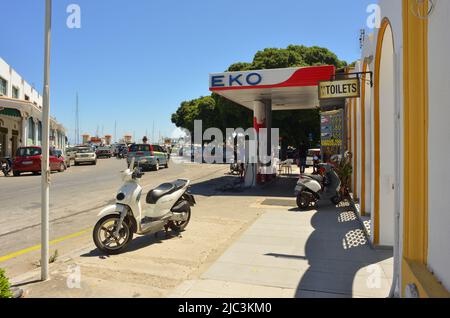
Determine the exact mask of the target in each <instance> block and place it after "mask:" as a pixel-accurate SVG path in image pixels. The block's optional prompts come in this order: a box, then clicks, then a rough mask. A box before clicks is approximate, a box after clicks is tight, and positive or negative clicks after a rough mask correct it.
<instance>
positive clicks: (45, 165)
mask: <svg viewBox="0 0 450 318" xmlns="http://www.w3.org/2000/svg"><path fill="white" fill-rule="evenodd" d="M51 26H52V0H46V3H45V32H44V36H45V55H44V96H43V107H42V167H41V169H42V171H41V172H42V173H41V178H42V179H41V205H42V206H41V280H43V281H45V280H48V279H49V273H48V261H49V197H50V171H49V157H50V153H49V150H50V147H49V143H50V85H49V82H50V35H51Z"/></svg>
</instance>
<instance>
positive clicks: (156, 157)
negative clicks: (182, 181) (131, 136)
mask: <svg viewBox="0 0 450 318" xmlns="http://www.w3.org/2000/svg"><path fill="white" fill-rule="evenodd" d="M133 158H135V165H138V164H139V166H141V167H142V168H143V169H152V170H155V171H157V170H159V168H160V167H161V166H164V167H166V168H169V156H168V154H167V152H166V151H165V150H164V149H163V147H161V146H159V145H148V144H133V145H131V146H130V148H129V149H128V156H127V161H128V166H129V165H130V163H131V160H132V159H133Z"/></svg>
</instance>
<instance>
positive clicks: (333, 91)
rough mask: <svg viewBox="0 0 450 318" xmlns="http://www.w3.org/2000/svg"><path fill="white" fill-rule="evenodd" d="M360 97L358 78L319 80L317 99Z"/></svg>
mask: <svg viewBox="0 0 450 318" xmlns="http://www.w3.org/2000/svg"><path fill="white" fill-rule="evenodd" d="M353 97H360V86H359V79H358V78H352V79H345V80H336V81H324V82H319V99H322V100H323V99H335V98H353Z"/></svg>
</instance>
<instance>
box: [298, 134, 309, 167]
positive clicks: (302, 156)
mask: <svg viewBox="0 0 450 318" xmlns="http://www.w3.org/2000/svg"><path fill="white" fill-rule="evenodd" d="M307 153H308V150H307V149H306V146H305V144H304V143H303V142H301V143H300V146H299V147H298V159H299V167H300V173H305V169H306V155H307Z"/></svg>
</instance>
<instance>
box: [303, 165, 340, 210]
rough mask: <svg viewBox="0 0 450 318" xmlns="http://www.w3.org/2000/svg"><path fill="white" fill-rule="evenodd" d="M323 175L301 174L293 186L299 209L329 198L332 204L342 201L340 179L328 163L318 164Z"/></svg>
mask: <svg viewBox="0 0 450 318" xmlns="http://www.w3.org/2000/svg"><path fill="white" fill-rule="evenodd" d="M320 168H323V169H324V170H325V176H324V177H322V176H320V175H306V174H302V175H301V176H300V179H299V180H298V182H297V186H296V187H295V195H296V197H297V206H298V207H299V208H300V209H301V210H305V209H308V208H309V207H310V206H311V205H313V204H314V205H317V203H318V202H319V200H321V199H322V200H330V201H331V202H332V203H333V204H334V205H338V204H339V203H341V201H342V195H341V192H340V190H341V180H340V179H339V176H338V174H337V173H336V171H334V168H333V166H332V165H330V164H320V165H319V169H320Z"/></svg>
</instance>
